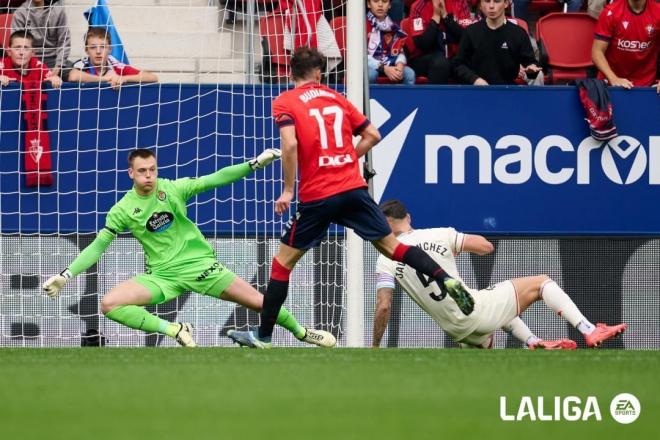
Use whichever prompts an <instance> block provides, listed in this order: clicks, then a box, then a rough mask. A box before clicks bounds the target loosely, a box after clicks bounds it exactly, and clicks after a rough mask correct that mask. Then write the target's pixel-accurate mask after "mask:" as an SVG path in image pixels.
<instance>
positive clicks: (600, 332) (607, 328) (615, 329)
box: [584, 322, 628, 347]
mask: <svg viewBox="0 0 660 440" xmlns="http://www.w3.org/2000/svg"><path fill="white" fill-rule="evenodd" d="M627 328H628V324H619V325H607V324H603V323H602V322H599V323H598V324H596V329H595V330H594V331H592V332H591V333H589V334H588V335H584V340H585V341H586V343H587V346H589V347H598V346H599V345H600V344H602V343H603V342H604V341H607V340H608V339H610V338H613V337H615V336H616V335H620V334H621V333H623V332H624V331H625V330H626V329H627Z"/></svg>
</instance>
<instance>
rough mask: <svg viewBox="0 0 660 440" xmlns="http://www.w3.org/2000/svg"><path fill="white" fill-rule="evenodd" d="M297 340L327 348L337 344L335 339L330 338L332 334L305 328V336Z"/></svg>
mask: <svg viewBox="0 0 660 440" xmlns="http://www.w3.org/2000/svg"><path fill="white" fill-rule="evenodd" d="M298 340H299V341H303V342H307V343H308V344H314V345H318V346H319V347H327V348H330V347H334V346H335V344H336V343H337V339H335V337H334V336H332V333H330V332H326V331H325V330H315V329H313V328H307V327H305V336H303V337H302V338H298Z"/></svg>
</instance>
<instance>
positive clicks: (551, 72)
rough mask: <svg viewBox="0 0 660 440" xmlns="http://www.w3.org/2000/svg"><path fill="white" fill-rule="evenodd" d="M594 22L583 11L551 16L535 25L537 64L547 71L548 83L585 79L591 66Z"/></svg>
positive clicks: (594, 20) (546, 16) (593, 19)
mask: <svg viewBox="0 0 660 440" xmlns="http://www.w3.org/2000/svg"><path fill="white" fill-rule="evenodd" d="M595 27H596V19H595V18H593V17H591V16H590V15H589V14H585V13H583V12H569V13H552V14H548V15H545V16H543V17H541V18H540V19H539V21H538V22H537V23H536V38H537V40H538V42H539V50H540V52H541V64H542V65H543V66H544V67H546V68H547V69H548V75H547V77H546V79H547V81H546V82H547V83H549V84H565V83H567V82H569V81H571V80H574V79H577V78H585V77H586V76H587V70H588V69H589V68H591V67H592V66H593V63H592V61H591V45H592V44H593V41H594V28H595Z"/></svg>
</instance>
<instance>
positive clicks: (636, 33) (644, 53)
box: [591, 0, 660, 93]
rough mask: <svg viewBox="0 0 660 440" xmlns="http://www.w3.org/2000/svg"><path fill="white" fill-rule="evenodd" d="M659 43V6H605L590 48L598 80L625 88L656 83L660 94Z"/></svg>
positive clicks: (642, 0) (639, 1)
mask: <svg viewBox="0 0 660 440" xmlns="http://www.w3.org/2000/svg"><path fill="white" fill-rule="evenodd" d="M658 44H660V3H657V2H656V1H648V0H623V1H617V2H614V3H611V4H609V5H607V6H605V8H604V9H603V11H602V12H601V14H600V17H599V18H598V24H597V25H596V30H595V35H594V44H593V46H592V48H591V58H592V60H593V62H594V64H595V65H596V67H597V68H598V70H599V73H598V77H599V78H601V79H607V81H608V82H609V83H610V84H611V85H613V86H615V87H624V88H626V89H631V88H632V87H640V86H642V87H643V86H651V85H653V84H655V87H656V89H657V91H658V93H660V82H658V81H657V78H658V72H657V63H658V50H659V49H658Z"/></svg>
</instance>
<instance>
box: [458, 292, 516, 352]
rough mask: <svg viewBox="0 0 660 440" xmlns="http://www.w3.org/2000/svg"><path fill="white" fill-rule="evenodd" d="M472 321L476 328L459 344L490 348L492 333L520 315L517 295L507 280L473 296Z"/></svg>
mask: <svg viewBox="0 0 660 440" xmlns="http://www.w3.org/2000/svg"><path fill="white" fill-rule="evenodd" d="M474 300H475V302H476V303H478V304H479V307H475V311H474V313H476V315H475V316H474V320H475V321H476V323H477V326H476V328H475V329H474V330H473V331H472V333H470V334H469V335H468V336H466V337H464V338H462V339H461V340H460V341H457V342H459V343H460V344H467V345H470V346H476V347H480V348H491V347H492V345H493V338H492V337H493V332H494V331H495V330H499V329H501V328H502V327H504V326H505V325H506V324H508V323H509V322H511V320H512V319H513V318H515V317H516V316H518V315H519V314H520V306H519V304H518V293H517V292H516V288H515V286H514V285H513V283H512V282H511V281H509V280H507V281H502V282H501V283H498V284H495V285H494V286H490V287H487V288H485V289H483V290H480V291H478V292H477V293H476V294H475V298H474Z"/></svg>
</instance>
